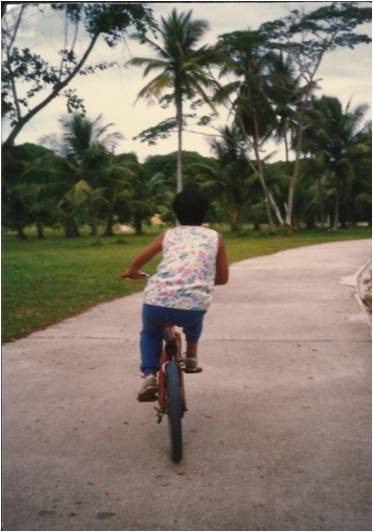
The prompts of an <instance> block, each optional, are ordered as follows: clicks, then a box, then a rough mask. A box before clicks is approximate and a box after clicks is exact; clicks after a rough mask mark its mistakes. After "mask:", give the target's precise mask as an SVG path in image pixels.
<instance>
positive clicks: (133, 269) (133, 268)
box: [121, 233, 164, 279]
mask: <svg viewBox="0 0 373 532" xmlns="http://www.w3.org/2000/svg"><path fill="white" fill-rule="evenodd" d="M163 237H164V233H162V234H160V235H159V236H157V237H156V238H155V239H154V240H153V241H152V242H150V244H148V245H147V246H146V247H145V248H144V249H143V250H142V251H140V253H139V254H138V255H136V257H135V258H134V259H133V260H132V262H131V264H130V266H129V268H128V270H127V271H126V272H123V273H122V274H121V277H122V278H123V279H139V278H141V277H142V276H141V274H140V272H139V270H140V268H141V267H142V266H144V264H146V263H147V262H149V261H150V260H151V259H152V258H153V257H154V256H155V255H157V253H159V252H160V251H162V243H163Z"/></svg>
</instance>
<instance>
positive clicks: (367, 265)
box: [354, 260, 372, 327]
mask: <svg viewBox="0 0 373 532" xmlns="http://www.w3.org/2000/svg"><path fill="white" fill-rule="evenodd" d="M371 267H372V261H371V260H368V262H366V263H365V264H364V265H363V266H362V267H361V268H360V270H359V271H358V272H357V273H356V277H355V278H356V283H355V287H354V295H355V298H356V299H357V301H358V303H359V306H360V308H362V309H363V311H364V314H365V316H366V318H367V322H368V324H369V326H370V327H372V315H371V314H370V312H369V311H368V309H367V307H366V306H365V304H364V302H363V297H364V294H363V291H362V287H361V284H362V283H361V279H362V277H363V275H364V274H365V272H366V271H367V270H368V268H371Z"/></svg>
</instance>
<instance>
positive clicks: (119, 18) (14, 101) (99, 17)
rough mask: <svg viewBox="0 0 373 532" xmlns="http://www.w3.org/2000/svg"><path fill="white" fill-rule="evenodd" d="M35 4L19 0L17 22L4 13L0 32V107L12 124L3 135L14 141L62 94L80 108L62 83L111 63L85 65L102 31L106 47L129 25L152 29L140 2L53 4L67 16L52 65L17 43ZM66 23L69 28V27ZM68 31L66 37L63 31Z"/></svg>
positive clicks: (74, 108) (10, 142)
mask: <svg viewBox="0 0 373 532" xmlns="http://www.w3.org/2000/svg"><path fill="white" fill-rule="evenodd" d="M35 7H37V5H36V6H32V5H31V4H26V3H23V4H21V5H20V7H19V9H18V10H17V12H16V22H15V23H14V24H12V22H11V20H12V18H11V17H10V16H9V15H8V14H5V16H4V21H3V32H2V47H3V51H4V61H3V64H2V102H3V105H2V112H3V114H5V115H6V116H8V117H9V119H10V123H11V125H12V126H13V129H12V131H11V133H10V135H9V137H8V139H7V140H6V145H7V146H12V145H13V144H14V140H15V138H16V136H17V135H18V134H19V132H20V131H21V129H22V128H23V127H24V125H25V124H26V123H27V122H28V121H29V120H31V119H32V118H33V117H34V116H35V115H36V114H37V113H38V112H40V111H41V110H42V109H43V108H44V107H46V106H47V105H48V104H49V103H50V102H51V101H52V100H53V99H54V98H56V97H57V96H58V95H59V94H60V93H62V94H64V95H65V97H66V99H67V109H68V111H77V110H80V111H84V110H85V109H84V103H83V101H82V99H81V98H80V97H79V96H78V95H77V94H76V92H75V90H74V89H71V88H66V87H67V86H68V84H69V83H70V81H71V80H72V79H73V78H74V77H75V76H76V75H77V74H78V73H81V74H83V75H87V74H91V73H94V72H95V71H96V70H103V69H106V68H108V67H110V66H111V64H110V63H103V62H101V63H98V64H96V65H90V66H89V67H87V68H83V67H84V64H85V62H86V60H87V58H88V57H89V55H90V53H91V52H92V50H93V48H94V46H95V44H96V41H97V39H98V37H99V36H100V35H102V36H103V38H104V40H105V42H106V43H107V44H108V46H110V47H112V46H115V45H116V44H117V43H118V42H119V41H120V39H121V38H122V36H123V34H124V33H125V32H126V31H127V30H128V28H131V27H132V28H135V29H136V30H137V31H138V32H139V34H143V33H145V31H146V30H147V29H149V28H154V21H153V17H152V11H151V9H149V7H145V6H143V5H142V4H121V3H118V4H113V3H109V4H108V3H103V2H96V3H92V2H89V3H62V2H58V3H52V4H51V7H52V9H54V10H56V11H62V12H63V13H64V18H65V36H64V42H61V48H60V49H59V51H58V53H59V56H60V59H59V60H58V62H57V63H56V64H51V63H49V62H48V61H47V60H46V59H45V58H43V57H41V56H40V55H39V54H37V53H35V52H33V51H32V50H30V49H29V48H22V49H21V48H19V47H18V46H17V33H18V30H19V27H20V26H21V24H23V18H24V14H25V11H26V10H29V9H34V8H35ZM81 25H83V26H84V28H85V30H86V34H85V39H86V38H87V35H88V37H89V38H88V43H87V47H86V48H85V50H84V51H83V52H82V53H81V55H80V56H78V55H77V52H76V42H77V37H78V32H79V27H80V26H81ZM69 27H70V31H68V28H69ZM68 35H70V36H72V37H70V42H69V43H68V42H67V36H68ZM45 89H46V90H47V91H48V94H47V96H45V95H43V96H42V100H41V101H40V99H39V101H38V102H37V103H35V102H34V98H35V97H36V96H40V94H41V92H42V91H45Z"/></svg>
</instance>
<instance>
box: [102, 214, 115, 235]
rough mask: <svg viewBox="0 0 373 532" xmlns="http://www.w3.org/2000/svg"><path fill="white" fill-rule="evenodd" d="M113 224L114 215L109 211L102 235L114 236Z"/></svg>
mask: <svg viewBox="0 0 373 532" xmlns="http://www.w3.org/2000/svg"><path fill="white" fill-rule="evenodd" d="M113 225H114V215H113V212H110V213H109V216H108V218H107V220H106V227H105V233H104V236H114V231H113Z"/></svg>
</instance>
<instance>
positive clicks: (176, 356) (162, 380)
mask: <svg viewBox="0 0 373 532" xmlns="http://www.w3.org/2000/svg"><path fill="white" fill-rule="evenodd" d="M172 360H173V361H174V362H176V364H177V366H178V368H179V382H180V401H181V410H182V413H184V412H186V410H187V407H186V399H185V387H184V373H183V371H182V367H183V361H182V360H181V334H180V333H179V332H177V331H176V330H175V328H174V326H173V325H172V324H166V325H165V326H164V342H163V346H162V355H161V359H160V369H159V371H158V385H159V391H158V402H159V408H156V410H157V413H158V422H159V423H160V422H161V421H162V416H163V414H166V413H167V408H168V401H167V376H166V366H167V364H169V363H170V362H171V361H172Z"/></svg>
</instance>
